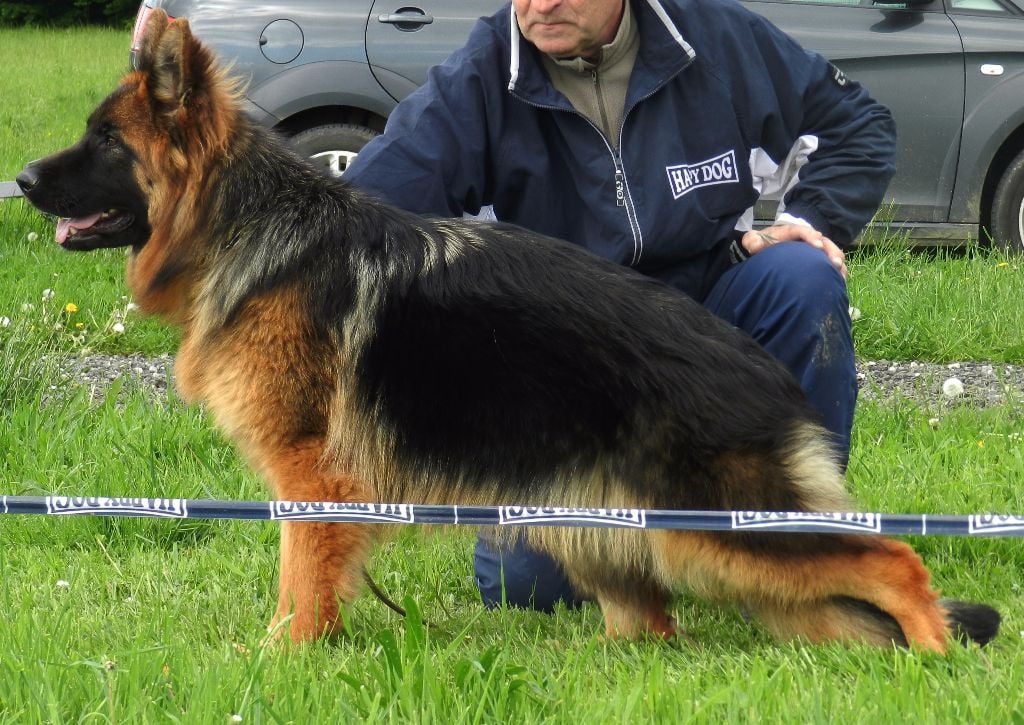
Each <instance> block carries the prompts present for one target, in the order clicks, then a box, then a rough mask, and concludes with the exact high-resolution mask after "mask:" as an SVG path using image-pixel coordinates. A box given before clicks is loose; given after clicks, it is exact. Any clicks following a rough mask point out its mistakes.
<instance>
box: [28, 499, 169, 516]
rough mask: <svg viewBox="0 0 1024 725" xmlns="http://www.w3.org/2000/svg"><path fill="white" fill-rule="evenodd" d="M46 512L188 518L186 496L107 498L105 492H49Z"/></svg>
mask: <svg viewBox="0 0 1024 725" xmlns="http://www.w3.org/2000/svg"><path fill="white" fill-rule="evenodd" d="M46 513H48V514H56V515H76V514H77V515H89V514H91V515H94V516H104V515H106V516H116V515H120V516H155V517H157V518H167V519H184V518H188V507H187V506H186V505H185V499H180V498H108V497H105V496H47V497H46Z"/></svg>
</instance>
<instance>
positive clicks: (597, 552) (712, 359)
mask: <svg viewBox="0 0 1024 725" xmlns="http://www.w3.org/2000/svg"><path fill="white" fill-rule="evenodd" d="M18 181H19V183H20V184H21V187H22V189H23V191H24V193H25V195H26V196H27V197H28V199H29V200H30V201H31V203H32V204H34V205H35V206H36V207H38V208H39V209H40V210H42V211H43V212H46V213H49V214H53V215H56V216H58V217H61V218H60V219H59V221H58V223H57V232H56V237H57V241H58V242H59V243H60V244H61V245H62V246H63V247H64V248H65V249H70V250H78V251H85V250H92V249H97V248H100V247H128V248H129V255H128V262H127V282H128V286H129V287H130V289H131V291H132V293H133V295H134V297H135V300H136V302H137V303H138V305H139V307H140V308H141V309H142V310H143V311H144V312H146V313H150V314H154V315H158V316H160V317H161V318H164V319H165V320H167V321H169V322H171V323H173V324H175V325H179V326H180V327H181V330H182V338H181V347H180V349H179V351H178V355H177V358H176V361H175V368H174V371H175V376H176V379H177V386H178V390H179V393H180V394H181V396H182V397H183V398H184V399H185V400H188V401H203V402H204V403H205V404H206V405H207V407H208V409H209V410H210V411H212V414H213V416H214V418H215V420H216V423H217V425H219V426H220V427H221V428H222V429H223V430H224V432H225V433H226V434H227V435H228V436H229V437H230V438H231V439H233V441H234V442H235V443H236V444H237V446H238V448H239V449H240V451H241V453H242V454H243V455H244V456H245V458H246V460H247V461H248V462H249V463H250V464H251V465H252V466H253V467H254V468H255V469H256V470H258V471H259V472H260V473H261V474H262V475H263V476H264V477H265V478H266V480H267V481H268V483H269V485H270V488H271V490H272V492H273V495H274V496H275V497H277V498H279V499H289V500H299V501H340V502H372V501H406V502H412V503H417V502H424V503H427V502H434V503H437V502H445V503H483V504H509V505H515V504H522V503H529V504H536V505H542V506H549V505H550V506H573V507H575V506H579V507H627V508H660V509H703V510H713V509H734V510H735V509H740V510H769V511H844V510H850V506H851V505H850V502H849V500H848V499H847V497H846V495H845V493H844V481H843V477H842V474H841V471H840V470H839V467H838V466H837V464H836V463H835V461H834V457H833V455H832V454H831V452H830V451H831V448H830V444H829V442H828V438H827V434H826V433H825V432H824V431H823V430H822V429H821V428H820V427H819V426H818V425H817V424H816V423H815V416H814V414H813V412H812V411H811V409H810V408H809V406H808V404H807V403H806V401H805V399H804V397H803V395H802V393H801V390H800V388H799V387H798V386H797V384H796V383H795V382H794V380H793V379H792V378H791V376H790V375H789V374H788V373H787V372H786V371H785V370H784V369H783V368H782V367H781V366H780V365H779V364H778V363H777V362H775V361H774V360H773V359H772V358H771V357H769V355H768V354H767V353H765V352H764V351H763V350H762V349H761V348H760V347H759V346H758V345H757V344H756V343H754V342H753V341H752V340H750V339H749V338H748V337H746V336H745V335H743V334H741V333H740V332H738V331H737V330H735V329H733V328H731V327H730V326H728V325H727V324H726V323H724V322H722V321H720V320H718V319H717V318H715V317H713V316H712V315H711V314H710V313H708V312H706V311H705V310H704V309H703V308H702V307H701V306H700V305H699V304H697V303H696V302H694V301H693V300H691V299H689V298H687V297H685V296H683V295H681V294H678V293H677V292H674V291H673V290H671V289H669V288H668V287H666V286H664V285H662V284H660V283H658V282H655V281H652V280H649V279H646V278H644V277H642V276H640V275H638V274H635V273H633V272H630V271H628V270H626V269H623V268H621V267H619V266H617V265H615V264H613V263H610V262H605V261H602V260H599V259H597V258H596V257H594V256H592V255H590V254H588V253H586V252H584V251H582V250H580V249H578V248H576V247H574V246H571V245H569V244H566V243H563V242H559V241H556V240H553V239H549V238H544V237H541V236H538V235H536V234H532V233H530V232H527V231H525V230H523V229H519V228H516V227H513V226H510V225H503V224H493V225H490V224H484V223H479V222H474V221H464V220H449V219H425V218H421V217H419V216H415V215H412V214H408V213H405V212H403V211H400V210H398V209H394V208H391V207H390V206H387V205H384V204H382V203H379V202H377V201H375V200H373V199H370V198H369V197H367V196H364V195H363V194H362V193H360V192H359V191H357V190H355V189H353V188H350V187H349V186H348V185H346V184H345V182H344V181H339V180H337V179H330V178H327V177H326V176H324V175H323V174H322V173H321V172H320V171H318V170H317V169H315V168H314V167H313V166H312V165H310V164H309V163H308V162H307V161H306V160H304V159H302V158H300V157H299V156H297V155H296V154H294V153H292V152H291V151H290V150H288V149H287V148H286V146H285V145H284V144H283V143H282V142H281V141H279V140H278V139H277V138H276V137H275V136H274V134H273V133H272V132H269V131H267V130H264V129H262V128H260V127H258V126H256V125H255V124H253V123H251V122H250V121H248V120H247V119H246V118H245V116H244V115H243V114H242V112H241V111H240V107H239V103H238V92H237V88H236V86H235V84H234V83H233V82H232V81H231V80H230V79H229V78H228V76H226V75H225V74H224V72H223V71H221V70H218V69H217V68H216V63H215V60H214V58H213V57H212V54H210V53H209V51H207V50H206V49H205V48H204V47H202V45H201V44H200V43H198V42H197V41H196V40H195V39H194V38H193V37H192V35H191V33H190V31H189V28H188V25H187V23H186V22H185V21H183V20H175V21H173V22H169V21H168V19H167V18H166V16H165V15H163V14H162V13H161V12H159V11H156V12H154V14H153V17H152V20H151V21H150V23H149V26H148V29H147V32H146V35H145V38H144V41H143V47H142V49H141V53H140V58H139V61H138V68H137V69H136V70H134V71H132V72H129V73H128V74H127V75H125V76H124V78H123V79H122V80H121V82H120V85H119V86H118V87H117V89H116V90H114V92H113V93H112V94H111V95H110V96H108V97H107V98H106V99H105V100H104V101H102V103H100V105H99V107H98V108H97V109H96V110H95V111H94V112H93V113H92V115H91V116H90V117H89V120H88V124H87V127H86V131H85V134H84V136H83V137H82V138H81V140H79V141H78V142H77V143H76V144H75V145H74V146H72V147H70V148H68V149H66V150H64V151H62V152H59V153H57V154H55V155H53V156H50V157H48V158H45V159H42V160H40V161H37V162H34V163H31V164H29V165H28V166H27V167H26V168H25V169H24V171H23V172H22V173H21V174H20V175H19V177H18ZM524 536H525V537H526V540H527V543H528V544H529V545H530V546H531V547H534V548H538V549H540V550H544V551H547V552H550V553H551V555H553V556H554V558H555V559H556V560H557V561H558V562H559V563H560V564H561V566H562V567H564V569H565V571H566V572H567V573H568V576H569V578H570V580H571V581H572V583H573V584H574V585H575V586H576V587H577V588H578V589H579V590H581V591H583V592H586V593H588V594H589V595H591V596H592V597H594V598H595V599H596V600H597V602H598V603H599V604H600V606H601V609H602V611H603V614H604V618H605V628H606V632H607V633H608V635H610V636H639V635H643V634H645V633H653V634H656V635H664V636H668V635H670V634H671V633H672V632H673V624H672V622H671V620H670V618H669V617H668V616H667V615H666V606H667V604H668V603H669V599H670V597H671V596H672V594H673V593H674V592H676V591H679V590H680V589H683V588H688V589H690V590H693V591H696V592H697V593H699V594H702V595H706V596H709V597H714V598H724V599H726V600H731V601H734V602H738V603H739V604H740V605H741V606H743V607H744V608H745V609H746V610H747V611H749V612H751V613H752V614H754V615H755V616H757V617H759V618H760V619H761V620H762V621H763V622H764V624H765V626H766V627H767V628H768V629H769V630H770V631H771V632H772V633H773V634H774V635H775V636H777V637H778V638H781V639H789V638H794V637H801V638H804V639H807V640H810V641H815V642H817V641H825V640H847V641H849V640H857V641H866V642H870V643H873V644H876V645H880V646H891V644H892V643H893V642H896V643H898V644H902V645H909V646H913V647H917V648H921V649H926V650H936V651H943V650H944V649H945V648H946V646H947V643H948V642H949V641H950V640H951V639H952V638H959V639H961V640H964V641H967V640H974V641H976V642H979V643H985V642H987V641H988V640H989V639H990V638H991V637H993V636H994V635H995V633H996V631H997V629H998V626H999V615H998V614H997V613H996V612H995V611H994V610H993V609H991V608H989V607H987V606H984V605H975V604H967V603H963V602H958V601H952V600H940V599H938V597H937V595H936V593H935V592H934V591H933V590H932V589H931V588H930V587H929V583H928V580H929V576H928V572H927V571H926V570H925V568H924V566H923V565H922V563H921V561H920V560H919V558H918V557H917V556H916V555H915V554H914V553H913V552H912V550H911V549H910V547H908V546H906V545H905V544H903V543H899V542H896V541H893V540H889V539H884V538H877V537H870V536H857V535H851V534H846V535H843V534H840V535H825V534H813V533H807V534H765V533H763V532H762V533H760V534H757V533H750V532H743V531H735V532H732V531H731V532H691V531H665V530H657V531H655V530H646V529H637V530H629V531H626V530H622V529H608V528H589V529H580V528H572V529H568V528H549V527H531V528H528V529H526V530H525V534H524ZM371 538H372V535H371V531H370V527H366V526H361V525H356V524H340V523H308V522H307V523H299V522H285V523H284V524H283V525H282V531H281V552H280V557H281V558H280V578H279V598H278V605H277V610H276V613H275V614H274V615H273V618H272V620H271V626H276V625H281V627H280V629H281V630H282V631H283V632H284V634H285V635H286V636H288V637H290V638H291V639H292V640H306V639H310V638H315V637H318V636H321V635H325V634H331V633H334V632H335V631H337V630H339V629H340V628H341V626H342V624H341V618H340V614H339V608H340V604H341V603H343V602H347V601H349V600H351V599H352V598H353V597H355V596H356V594H357V591H358V589H359V587H360V584H361V581H362V579H361V572H362V565H363V563H364V559H365V558H366V556H367V553H368V549H369V548H370V545H371ZM288 618H290V619H288Z"/></svg>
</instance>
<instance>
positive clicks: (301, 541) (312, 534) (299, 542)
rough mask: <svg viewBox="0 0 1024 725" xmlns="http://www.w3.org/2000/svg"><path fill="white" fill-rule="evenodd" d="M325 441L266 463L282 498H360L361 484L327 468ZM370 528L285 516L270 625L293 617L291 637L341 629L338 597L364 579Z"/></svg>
mask: <svg viewBox="0 0 1024 725" xmlns="http://www.w3.org/2000/svg"><path fill="white" fill-rule="evenodd" d="M322 452H323V444H322V442H321V441H319V440H316V439H311V440H307V441H305V442H303V443H301V444H296V445H293V446H291V447H290V448H289V449H287V450H285V451H283V452H281V453H278V454H276V455H273V456H266V457H264V459H263V461H262V466H261V467H262V468H263V470H264V472H265V473H266V475H267V477H268V478H269V479H270V483H271V487H272V488H273V491H274V494H275V496H276V497H277V498H278V499H281V500H287V501H339V502H349V501H355V500H362V497H359V496H358V495H357V494H358V492H359V488H358V487H357V486H356V485H355V484H354V482H353V480H352V479H350V478H348V477H347V476H344V475H339V474H333V473H329V472H328V471H325V470H324V466H323V463H322V459H321V456H322ZM371 537H372V531H371V529H370V528H369V527H367V526H360V525H357V524H337V523H320V522H311V521H285V522H283V523H282V526H281V560H280V567H281V568H280V579H279V583H278V602H277V611H276V612H275V613H274V617H273V619H272V620H271V624H270V628H269V629H270V630H271V631H272V632H274V633H275V635H276V636H281V635H283V634H284V632H283V631H280V630H277V631H275V628H276V627H277V625H278V624H279V623H280V622H281V621H282V620H284V619H285V618H286V617H289V616H290V617H291V621H290V624H289V626H288V632H287V633H288V635H289V637H290V638H291V640H292V641H295V642H298V641H302V640H308V639H314V638H316V637H320V636H323V635H332V634H335V633H337V632H338V631H340V629H341V623H340V622H339V620H338V615H339V602H349V601H352V600H353V599H354V598H355V597H356V594H357V593H358V591H359V586H360V583H361V581H362V566H363V561H364V560H365V558H366V553H367V550H368V549H369V546H370V541H371Z"/></svg>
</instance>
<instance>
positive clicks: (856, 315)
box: [850, 306, 860, 322]
mask: <svg viewBox="0 0 1024 725" xmlns="http://www.w3.org/2000/svg"><path fill="white" fill-rule="evenodd" d="M859 319H860V310H859V309H858V308H856V307H853V306H851V307H850V320H851V321H852V322H856V321H857V320H859Z"/></svg>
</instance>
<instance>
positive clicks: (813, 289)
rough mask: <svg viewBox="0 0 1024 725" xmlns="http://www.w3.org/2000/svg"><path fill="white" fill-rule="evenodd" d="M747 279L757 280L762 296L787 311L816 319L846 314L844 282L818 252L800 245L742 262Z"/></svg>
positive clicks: (781, 246) (790, 244) (770, 249)
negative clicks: (765, 296) (762, 289)
mask: <svg viewBox="0 0 1024 725" xmlns="http://www.w3.org/2000/svg"><path fill="white" fill-rule="evenodd" d="M744 264H746V265H749V266H750V269H749V270H747V271H748V275H747V276H754V277H758V278H760V280H761V282H762V284H763V285H765V286H766V289H765V294H767V295H770V296H771V297H773V298H775V301H776V302H777V303H779V304H782V305H784V306H785V307H788V308H789V309H790V310H791V311H798V312H801V313H804V314H810V315H820V314H825V313H826V311H834V310H841V311H842V312H844V313H846V312H847V309H848V298H847V294H846V281H845V280H844V279H843V277H842V275H841V274H840V273H839V271H838V270H837V269H836V268H835V267H833V266H832V263H831V262H830V261H829V259H828V257H827V256H826V255H825V254H824V253H823V252H822V251H821V250H819V249H815V248H814V247H812V246H811V245H809V244H805V243H803V242H787V243H782V244H776V245H773V246H771V247H768V248H767V249H765V250H763V251H761V252H760V253H758V254H756V255H754V256H753V257H751V258H750V259H749V260H747V261H746V262H744Z"/></svg>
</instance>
